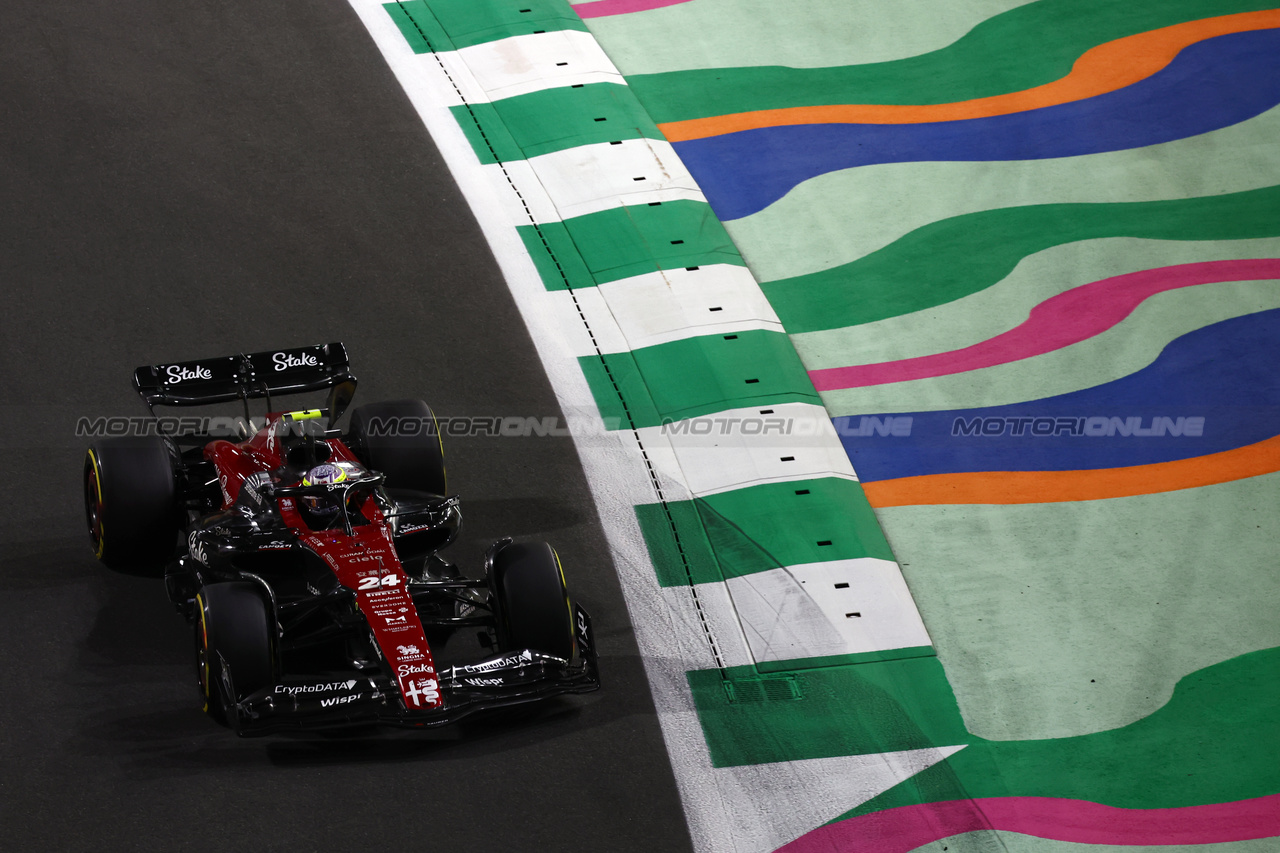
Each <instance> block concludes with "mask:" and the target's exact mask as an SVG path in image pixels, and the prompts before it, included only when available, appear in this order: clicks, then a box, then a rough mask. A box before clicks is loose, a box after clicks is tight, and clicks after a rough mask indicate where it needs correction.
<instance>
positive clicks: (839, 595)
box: [728, 557, 932, 663]
mask: <svg viewBox="0 0 1280 853" xmlns="http://www.w3.org/2000/svg"><path fill="white" fill-rule="evenodd" d="M728 588H729V595H730V597H731V598H732V599H733V606H734V609H735V610H736V611H737V613H738V618H739V619H740V620H741V621H742V627H743V630H744V632H745V633H746V635H747V642H748V643H749V644H750V646H751V654H752V657H754V658H755V660H756V662H757V663H760V662H764V661H777V660H795V659H797V658H808V657H823V656H826V655H852V654H864V653H867V652H879V651H891V650H893V649H903V648H914V647H918V646H930V645H932V641H931V640H930V639H929V632H928V631H926V630H925V627H924V622H923V621H921V619H920V613H919V611H917V610H916V606H915V602H914V601H912V599H911V593H910V592H909V591H908V590H907V585H906V582H905V581H903V579H902V572H901V571H900V570H899V568H898V564H897V563H894V562H890V561H888V560H877V559H873V558H870V557H864V558H862V559H854V560H832V561H830V562H823V563H808V564H805V565H801V566H788V567H786V568H779V569H774V570H771V571H767V572H760V573H757V574H752V575H747V576H745V577H740V578H733V579H731V580H729V581H728Z"/></svg>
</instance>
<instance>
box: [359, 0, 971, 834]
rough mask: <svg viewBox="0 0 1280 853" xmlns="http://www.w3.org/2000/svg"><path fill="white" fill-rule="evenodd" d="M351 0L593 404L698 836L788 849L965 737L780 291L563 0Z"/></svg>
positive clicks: (565, 384)
mask: <svg viewBox="0 0 1280 853" xmlns="http://www.w3.org/2000/svg"><path fill="white" fill-rule="evenodd" d="M351 4H352V6H353V8H354V9H355V10H356V12H357V14H358V15H359V16H360V18H361V20H362V21H363V22H364V24H365V26H366V27H367V29H368V31H369V32H370V34H371V35H372V36H373V38H374V41H375V42H376V44H377V45H378V47H379V49H380V50H381V52H382V53H383V55H384V56H385V58H386V60H387V62H388V64H389V65H390V67H391V69H392V70H393V72H394V73H395V74H396V76H397V79H398V80H399V81H400V83H401V85H402V86H403V87H404V90H405V92H406V93H407V94H408V96H409V98H410V100H411V102H412V103H413V105H414V107H415V109H416V110H417V112H418V114H419V115H420V116H421V118H422V120H423V122H424V124H425V125H426V127H427V129H428V131H429V132H430V133H431V135H432V138H433V140H434V141H435V143H436V145H437V146H438V147H439V149H440V151H441V153H442V155H443V156H444V157H445V159H446V161H447V163H448V164H449V167H450V169H451V171H452V172H453V174H454V176H455V178H456V180H457V181H458V184H459V186H460V187H461V189H462V191H463V193H464V194H465V196H466V198H467V199H468V202H469V204H470V205H471V207H472V210H473V213H474V215H475V216H476V218H477V219H478V221H479V223H480V225H481V228H482V229H483V231H484V233H485V235H486V238H487V239H488V241H489V243H490V245H491V247H492V249H493V252H494V255H495V256H496V257H497V259H498V262H499V264H500V265H501V267H502V269H503V272H504V275H505V277H506V280H507V282H508V284H509V286H510V288H511V292H512V294H513V297H514V298H515V301H516V303H517V305H518V307H519V309H520V311H521V313H522V315H523V317H524V319H525V322H526V324H527V325H528V327H529V330H530V332H531V334H532V337H533V339H534V342H535V344H536V346H537V350H538V353H539V356H540V358H541V360H542V362H543V365H544V367H545V369H546V371H547V375H548V377H549V378H550V380H551V383H552V385H553V387H554V389H555V391H556V394H557V397H558V399H559V401H560V404H561V406H562V408H563V409H564V412H565V414H566V415H567V416H568V418H569V420H570V422H571V423H577V424H593V425H594V428H587V427H583V428H580V429H578V431H577V432H576V434H575V442H576V446H577V448H578V452H579V455H580V457H581V459H582V463H583V467H584V469H585V471H586V474H587V478H588V481H589V482H590V484H591V488H592V490H593V495H594V498H595V501H596V504H597V507H598V510H599V513H600V518H601V522H602V524H603V526H604V530H605V533H606V535H607V536H608V538H609V541H610V544H611V547H612V550H613V554H614V561H615V565H616V567H617V570H618V573H619V576H620V578H621V581H622V586H623V591H624V594H625V596H626V600H627V605H628V608H629V611H630V615H631V619H632V622H633V623H634V626H635V633H636V639H637V641H638V643H639V647H640V650H641V653H642V655H643V657H644V661H645V667H646V672H647V674H648V677H649V681H650V685H651V687H652V690H653V694H654V699H655V703H656V705H657V709H658V714H659V718H660V721H661V725H662V729H663V734H664V737H665V739H666V744H667V749H668V752H669V753H670V757H671V761H672V765H673V768H674V770H675V775H676V779H677V783H678V785H679V788H680V792H681V796H682V799H683V802H684V807H685V813H686V818H687V820H688V823H689V825H690V830H691V833H692V835H693V839H694V843H695V846H696V847H697V849H698V850H700V851H769V850H773V849H776V848H778V847H780V846H782V845H783V844H786V843H788V842H790V841H792V840H793V839H796V838H798V837H799V836H801V835H803V834H805V833H807V832H809V831H811V830H813V829H815V828H816V827H818V826H820V825H821V824H823V823H825V822H827V821H830V820H833V819H835V818H836V817H838V816H840V815H841V814H844V813H846V812H847V811H848V810H849V809H850V808H852V807H853V806H855V805H856V804H858V803H862V802H865V801H867V800H869V799H871V798H872V797H875V796H876V795H878V794H879V793H881V792H883V791H885V790H887V789H889V788H891V787H893V786H894V785H896V784H897V783H899V782H900V781H902V780H904V779H907V778H910V777H911V776H913V775H915V774H917V773H920V772H922V771H924V770H926V769H927V768H929V767H931V766H932V765H934V764H936V763H937V762H938V761H940V760H942V759H944V758H945V757H947V756H948V755H951V754H953V753H954V752H956V751H957V750H958V749H960V748H961V746H959V745H960V744H964V743H966V742H967V741H968V736H967V734H966V732H965V730H964V726H963V724H962V722H961V720H960V716H959V712H958V709H957V708H956V705H955V700H954V697H953V694H952V692H951V690H950V687H949V685H948V684H947V682H946V679H945V676H944V675H943V672H942V668H941V666H940V664H939V663H938V661H937V658H936V655H935V654H934V650H933V648H932V644H931V642H930V639H929V636H928V634H927V632H926V631H925V628H924V625H923V623H922V622H921V620H920V616H919V614H918V612H917V610H916V607H915V604H914V602H913V601H912V598H911V595H910V593H909V592H908V590H907V587H906V585H905V583H904V582H903V579H902V575H901V573H900V571H899V569H898V566H897V564H896V562H895V561H894V558H893V555H892V552H891V551H890V548H889V546H888V543H887V542H886V541H885V539H884V536H883V534H882V533H881V531H880V528H879V525H878V524H877V522H876V519H875V516H874V515H873V514H872V512H871V509H870V507H869V506H868V504H867V501H866V498H865V496H864V495H863V492H862V488H861V485H860V484H859V483H858V480H857V476H856V475H855V473H854V471H853V469H852V467H851V466H850V463H849V461H848V457H847V456H846V454H845V453H844V450H843V448H842V446H841V444H840V441H839V438H838V436H837V435H836V434H835V433H834V431H833V429H832V425H831V421H830V418H829V416H828V414H827V412H826V410H825V409H824V408H823V407H822V405H821V401H820V399H819V397H818V395H817V393H816V392H815V391H814V388H813V385H812V383H811V382H810V380H809V378H808V375H807V374H806V372H805V370H804V368H803V367H802V365H801V363H800V361H799V359H798V357H797V356H796V353H795V350H794V348H793V347H792V345H791V343H790V341H789V339H788V338H787V336H786V334H785V333H784V331H783V329H782V326H781V323H780V322H779V320H778V317H777V316H776V315H775V314H774V312H773V310H772V309H771V308H770V306H769V303H768V301H767V300H766V299H765V298H764V296H763V294H762V293H761V291H760V288H759V286H758V284H757V282H756V281H755V280H754V279H753V278H752V276H751V273H750V272H749V271H748V270H747V268H746V266H745V264H744V262H743V260H742V258H741V256H740V255H739V254H738V252H737V250H736V248H735V247H734V245H733V243H732V241H731V240H730V239H729V237H728V235H727V233H726V232H725V230H724V227H723V226H722V225H721V224H720V222H719V221H718V220H717V218H716V217H715V215H714V214H713V213H712V211H711V208H710V207H709V206H708V205H707V203H706V200H705V198H704V197H703V195H702V193H701V191H700V190H699V188H698V186H697V184H696V183H695V182H694V181H693V179H692V177H691V176H690V175H689V173H688V171H687V170H686V169H685V168H684V167H683V165H682V164H681V163H680V160H679V158H678V157H677V156H676V155H675V152H674V151H673V149H672V148H671V146H670V145H669V144H668V143H667V142H665V141H664V140H663V138H662V135H661V133H660V132H659V131H658V130H657V128H656V126H655V125H654V124H653V122H652V121H651V120H650V118H649V117H648V115H647V114H646V113H645V111H644V109H643V108H642V107H641V106H640V105H639V103H638V101H637V100H636V99H635V97H634V96H633V95H632V94H631V92H630V89H629V88H628V86H627V85H626V83H625V81H624V80H623V78H622V76H621V75H620V74H619V73H618V72H617V70H616V69H615V68H614V66H613V65H612V63H611V62H610V61H609V59H608V58H607V57H606V56H605V54H604V53H603V51H602V50H601V49H600V47H599V46H598V45H597V43H596V42H595V40H594V38H593V37H592V36H591V35H590V34H589V33H588V32H587V31H586V27H585V26H584V25H583V23H582V21H581V19H580V18H579V17H578V16H577V15H576V14H575V13H574V12H573V10H572V8H571V7H570V6H569V5H568V3H566V2H564V0H523V2H520V3H496V2H476V0H407V1H406V2H393V3H384V2H378V0H351ZM570 573H572V568H571V567H570Z"/></svg>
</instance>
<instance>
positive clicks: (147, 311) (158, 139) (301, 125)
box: [0, 0, 690, 851]
mask: <svg viewBox="0 0 1280 853" xmlns="http://www.w3.org/2000/svg"><path fill="white" fill-rule="evenodd" d="M0 45H2V47H0V55H2V56H3V62H0V111H2V113H0V114H3V115H4V116H5V119H4V121H3V123H0V145H2V146H3V149H2V151H0V269H2V270H3V286H4V293H5V303H6V304H5V306H4V307H5V310H4V311H3V312H0V323H3V331H4V337H3V346H4V355H3V364H2V365H0V366H2V367H3V378H4V381H3V395H4V408H5V412H6V417H5V418H4V419H3V423H2V424H0V460H3V463H2V464H3V469H2V470H3V471H4V472H5V473H4V478H5V482H4V484H3V487H2V488H3V493H4V496H5V497H4V500H3V501H0V503H2V504H3V507H4V509H3V511H0V664H2V665H0V848H3V849H6V850H15V851H17V850H55V849H56V850H89V849H92V850H117V849H188V848H193V849H224V850H240V849H249V848H253V849H260V850H291V851H292V850H354V849H368V848H377V849H414V850H452V849H458V850H466V849H474V850H486V851H525V850H530V851H532V850H552V851H554V850H566V851H568V850H575V851H576V850H609V851H624V850H645V851H654V850H662V851H678V850H687V849H689V847H690V843H689V839H688V833H687V830H686V829H685V826H684V821H683V818H682V815H681V809H680V804H679V800H678V797H677V794H676V791H675V786H674V781H673V778H672V775H671V770H670V767H669V765H668V763H667V760H666V754H665V751H664V749H663V744H662V739H661V735H660V732H659V728H658V724H657V720H656V717H655V715H654V711H653V704H652V700H651V698H650V697H649V694H648V689H647V686H646V683H645V680H644V674H643V670H642V667H641V662H640V659H639V656H638V653H637V651H636V647H635V643H634V640H633V638H632V635H631V631H630V627H629V624H628V621H627V615H626V610H625V607H624V604H623V601H622V596H621V593H620V590H619V586H618V582H617V579H616V576H615V574H614V571H613V568H612V565H611V563H610V558H609V553H608V549H607V546H606V544H605V541H604V539H603V536H602V534H601V532H600V528H599V524H598V522H597V519H596V515H595V509H594V506H593V504H592V502H591V499H590V495H589V492H588V490H587V485H586V483H585V481H584V479H583V475H582V471H581V468H580V467H579V464H578V460H577V456H576V454H575V452H574V449H573V446H572V444H571V443H570V441H569V439H567V438H552V437H530V438H501V437H474V438H465V439H463V438H457V439H454V440H452V441H451V442H449V443H448V444H447V445H446V458H447V462H448V465H449V472H450V478H451V488H452V490H453V491H456V492H458V493H460V494H461V495H462V496H463V501H464V503H463V509H464V515H465V518H466V522H467V524H466V527H465V529H464V533H463V536H462V537H461V539H460V541H459V542H458V543H457V544H456V545H455V546H454V547H453V548H452V549H451V554H452V556H454V558H455V559H457V560H459V562H461V563H462V565H463V567H464V569H465V568H472V569H476V568H478V564H479V557H480V554H481V551H482V549H483V548H484V546H485V545H487V544H488V542H489V541H491V540H492V539H494V538H496V537H498V536H500V535H505V534H510V535H514V536H516V537H517V538H518V539H520V538H523V539H536V538H545V539H548V540H550V541H551V542H553V543H554V544H555V545H556V547H557V548H558V550H559V551H560V553H561V555H562V557H563V558H564V561H565V565H566V571H567V572H568V574H569V576H570V585H571V587H572V588H573V590H574V592H575V594H576V597H577V598H578V599H579V600H580V601H581V602H582V603H583V604H584V605H585V606H586V607H587V608H588V609H589V610H591V611H592V614H593V617H594V619H595V623H596V628H597V635H598V642H599V645H600V647H601V653H602V660H601V669H602V671H603V678H604V680H605V687H604V689H603V690H601V691H600V692H598V693H595V694H591V695H588V696H584V697H570V698H566V699H560V700H555V701H554V702H553V703H551V704H550V706H549V707H547V708H546V709H545V711H544V712H543V713H542V714H541V715H539V716H537V717H535V718H534V719H531V720H527V721H522V722H518V723H511V722H508V723H491V724H475V725H469V726H460V727H455V728H452V729H447V730H441V731H438V732H432V733H420V732H401V731H396V730H386V731H374V732H367V731H366V732H362V733H358V734H357V735H355V736H351V737H344V738H315V737H293V736H290V737H283V736H280V737H272V738H265V739H254V740H239V739H237V738H235V737H234V736H233V735H232V734H230V733H229V732H228V731H226V730H224V729H220V728H218V727H217V726H215V725H214V724H213V723H212V722H210V721H209V720H207V719H206V718H205V717H204V716H203V714H202V713H201V712H200V710H199V708H198V704H197V701H196V691H195V687H194V686H193V683H192V678H193V674H192V664H191V635H190V629H189V628H188V627H187V626H186V625H185V623H184V622H183V621H182V620H181V618H180V617H179V616H178V615H177V614H176V613H175V612H174V611H173V610H172V609H171V607H170V606H169V605H168V603H167V601H166V599H165V596H164V593H163V590H162V588H161V585H160V583H159V582H158V581H154V580H147V579H140V578H133V577H127V576H122V575H116V574H112V573H109V572H107V571H106V570H104V569H103V568H101V567H100V566H99V565H98V564H97V563H96V561H95V560H94V559H93V557H92V555H91V554H90V552H89V550H88V547H87V536H86V534H85V530H84V522H83V516H82V507H81V497H80V471H81V463H82V458H83V453H84V448H85V446H86V444H87V440H86V439H81V438H77V437H76V435H75V424H76V421H77V420H78V419H79V418H80V417H96V416H99V415H107V416H111V415H140V414H143V413H144V412H145V410H144V408H143V407H142V404H141V402H140V401H139V400H138V399H137V398H136V396H134V394H133V392H132V389H131V388H130V384H129V383H130V376H131V371H132V369H133V368H134V367H135V366H137V365H140V364H144V363H154V362H160V361H166V360H177V359H184V358H198V357H205V356H213V355H220V354H227V353H233V352H238V351H252V350H260V349H269V348H273V347H277V346H289V345H300V344H309V343H318V342H324V341H329V340H342V341H345V343H346V344H347V346H348V350H349V352H350V353H351V355H352V361H353V368H354V370H355V372H356V373H357V375H358V376H359V377H360V378H361V380H362V382H361V386H360V392H359V394H358V395H357V402H359V401H361V400H363V401H365V402H369V401H374V400H379V399H391V398H401V397H419V396H420V397H423V398H425V399H427V400H428V401H430V402H431V403H432V405H433V406H434V407H435V409H436V410H437V412H438V413H440V414H442V415H447V416H458V415H476V416H496V415H503V416H510V415H514V416H537V417H545V416H553V415H558V414H559V411H558V409H557V406H556V403H555V399H554V397H553V395H552V392H551V389H550V387H549V385H548V383H547V381H546V379H545V377H544V376H543V375H542V372H541V368H540V365H539V363H538V361H537V358H536V356H535V354H534V351H533V348H532V344H531V342H530V340H529V338H528V334H527V332H526V330H525V328H524V325H523V323H522V322H521V320H520V317H519V315H518V314H517V312H516V310H515V307H514V305H513V303H512V301H511V298H510V296H509V295H508V292H507V290H506V287H505V285H504V283H503V281H502V279H501V276H500V275H499V273H498V270H497V267H496V266H495V264H494V261H493V259H492V257H491V256H490V254H489V252H488V250H487V248H486V247H485V245H484V242H483V240H482V238H481V236H480V234H479V232H478V230H477V228H476V226H475V223H474V221H473V220H472V218H471V216H470V213H469V212H468V210H467V208H466V206H465V204H464V202H463V200H462V198H461V196H460V195H459V193H458V191H457V188H456V186H455V185H454V183H453V181H452V179H451V178H450V177H449V175H448V172H447V171H446V169H445V167H444V165H443V163H442V161H441V159H440V157H439V156H438V154H437V153H436V151H435V148H434V146H433V145H432V143H431V141H430V138H429V137H428V136H427V134H426V131H425V130H424V129H423V128H422V126H421V124H420V123H419V120H418V118H417V117H416V115H415V114H414V113H413V112H412V110H411V108H410V106H409V104H408V102H407V100H406V99H405V97H404V95H403V94H402V92H401V90H400V87H399V86H398V85H397V84H396V81H395V79H394V78H393V77H392V75H391V73H390V71H389V70H388V69H387V68H386V66H385V64H384V62H383V60H382V57H381V56H380V55H379V53H378V51H377V50H376V48H375V47H374V45H373V43H372V41H371V40H370V38H369V37H368V35H367V33H366V32H365V30H364V28H363V27H362V26H361V25H360V24H359V22H358V21H357V19H356V17H355V15H354V13H353V12H352V11H351V9H350V7H349V6H348V5H347V4H346V3H345V2H341V0H327V2H324V3H318V4H302V5H299V4H286V3H283V2H247V0H239V2H232V3H227V2H217V3H214V2H203V0H137V1H136V2H125V3H101V2H89V1H88V0H71V2H59V3H43V4H5V5H4V6H3V8H2V10H0Z"/></svg>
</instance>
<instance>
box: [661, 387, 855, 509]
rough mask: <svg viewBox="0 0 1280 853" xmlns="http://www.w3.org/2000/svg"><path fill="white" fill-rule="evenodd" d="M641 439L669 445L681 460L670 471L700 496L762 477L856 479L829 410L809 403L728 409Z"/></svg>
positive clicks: (753, 482)
mask: <svg viewBox="0 0 1280 853" xmlns="http://www.w3.org/2000/svg"><path fill="white" fill-rule="evenodd" d="M761 411H766V412H768V414H761ZM640 440H641V441H642V442H644V444H645V446H646V447H648V448H650V449H655V450H656V449H657V448H670V451H669V453H670V457H669V458H672V459H673V460H674V461H675V463H676V464H677V465H679V466H680V467H679V470H678V471H676V472H672V476H682V477H683V478H684V480H685V482H687V483H688V484H689V489H690V490H691V491H692V492H693V494H694V495H696V496H698V497H703V496H706V495H714V494H719V493H721V492H727V491H732V490H734V489H742V488H746V487H748V486H758V485H761V484H764V483H786V482H793V481H797V480H811V479H816V478H820V477H837V478H840V479H845V480H855V481H856V480H857V479H858V477H857V474H855V473H854V471H853V465H852V464H850V462H849V457H848V455H847V454H846V453H845V452H844V448H843V446H841V444H840V440H839V439H838V438H837V437H836V435H835V432H834V429H833V427H832V426H831V420H830V418H829V417H828V416H827V412H826V410H825V409H823V408H822V407H821V406H817V405H812V404H807V403H781V404H777V405H771V406H767V407H764V408H763V409H762V408H761V407H752V408H736V409H726V410H724V411H720V412H715V413H713V414H709V415H703V416H701V417H698V418H689V419H685V420H680V421H675V422H673V423H670V424H665V425H663V426H654V427H645V428H644V429H642V430H640ZM656 458H657V457H656ZM660 458H663V459H665V458H668V456H667V454H663V455H662V456H661V457H660Z"/></svg>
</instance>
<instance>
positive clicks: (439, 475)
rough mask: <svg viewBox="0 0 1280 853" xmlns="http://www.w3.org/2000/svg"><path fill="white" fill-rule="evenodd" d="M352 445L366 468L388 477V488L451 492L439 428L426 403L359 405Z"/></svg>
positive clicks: (350, 436)
mask: <svg viewBox="0 0 1280 853" xmlns="http://www.w3.org/2000/svg"><path fill="white" fill-rule="evenodd" d="M347 446H349V447H350V448H351V450H352V452H354V453H355V454H356V457H357V458H359V459H360V461H361V462H363V463H364V464H365V465H368V466H369V467H370V468H371V469H373V470H374V471H380V472H382V473H383V474H386V475H387V480H386V484H387V486H388V487H389V488H393V489H414V490H416V491H419V492H429V493H431V494H433V495H447V494H448V493H449V492H448V482H447V478H446V477H445V470H444V445H443V444H442V443H441V440H440V429H439V425H438V424H437V423H436V416H435V414H434V413H433V412H432V411H431V407H430V406H428V405H427V404H426V403H424V402H423V401H422V400H388V401H385V402H381V403H369V404H368V405H364V406H357V407H356V408H355V409H353V410H352V412H351V428H350V430H348V432H347Z"/></svg>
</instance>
